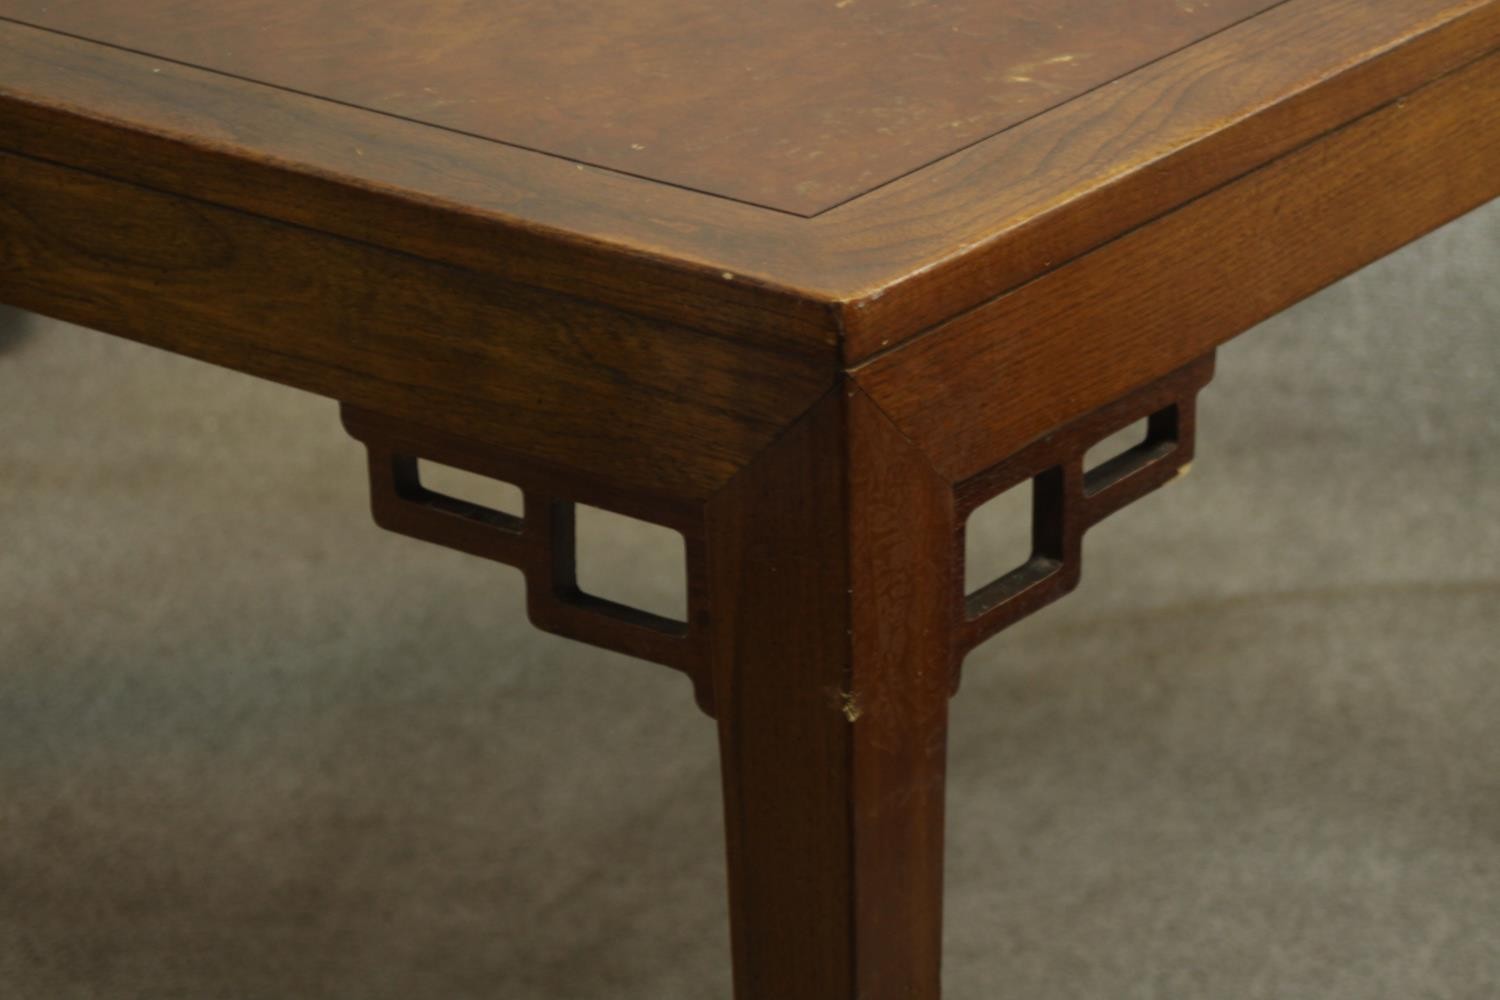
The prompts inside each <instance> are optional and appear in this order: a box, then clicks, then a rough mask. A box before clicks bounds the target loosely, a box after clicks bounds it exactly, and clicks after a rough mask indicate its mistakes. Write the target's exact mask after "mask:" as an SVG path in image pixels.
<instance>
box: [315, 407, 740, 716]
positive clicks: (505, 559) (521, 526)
mask: <svg viewBox="0 0 1500 1000" xmlns="http://www.w3.org/2000/svg"><path fill="white" fill-rule="evenodd" d="M343 419H344V427H345V428H346V429H347V430H348V431H349V433H350V434H351V435H352V436H353V437H355V438H356V439H358V440H359V441H361V442H363V443H364V445H365V447H366V448H367V449H368V451H369V458H370V505H371V510H372V512H373V514H374V517H375V523H376V524H378V525H380V526H381V527H382V528H386V529H388V530H390V531H394V532H397V533H399V534H402V535H408V536H410V537H412V538H417V539H420V540H422V541H426V542H433V543H436V544H438V545H443V546H447V547H448V548H451V549H457V550H459V551H461V552H467V553H469V554H471V555H476V556H481V557H483V558H485V559H493V560H495V561H496V562H500V563H505V564H506V565H508V566H514V567H516V568H518V569H520V570H521V572H522V574H524V576H525V578H526V611H527V616H528V617H529V618H530V619H531V622H532V624H534V625H536V626H537V627H538V628H540V629H542V630H543V631H546V632H552V633H554V634H556V635H561V636H566V637H568V638H570V639H577V640H579V641H581V642H586V643H590V644H592V645H595V646H600V647H602V648H604V649H611V650H614V651H616V652H620V653H625V654H626V655H629V656H636V657H639V658H641V659H644V660H650V661H652V662H655V663H661V664H664V665H666V666H668V667H672V668H673V669H675V670H680V671H682V672H683V673H685V674H687V675H688V677H689V678H691V679H692V682H693V692H694V696H695V697H696V699H697V701H698V704H699V705H700V706H701V707H702V708H703V710H704V711H705V712H707V713H708V714H710V715H712V714H713V686H712V684H711V683H710V680H709V673H708V665H707V657H706V655H705V646H706V642H705V637H704V633H705V631H706V623H707V598H706V591H707V584H706V582H705V581H706V577H707V570H706V566H705V563H706V557H705V546H704V541H703V520H702V516H701V513H700V512H699V511H698V510H697V509H696V508H693V507H690V506H687V505H675V504H669V503H662V502H659V501H654V500H653V501H650V502H639V501H632V500H631V499H630V498H628V497H623V496H621V495H619V494H616V493H615V492H613V491H608V490H602V489H598V490H595V489H591V488H590V487H589V486H588V485H587V484H582V483H580V482H578V481H577V480H575V479H574V478H573V477H570V476H561V475H559V474H557V473H556V472H553V471H551V470H547V469H544V468H542V467H539V466H535V465H531V464H529V463H526V462H520V461H515V460H512V459H503V460H502V459H499V458H497V457H496V456H495V455H494V454H493V453H492V452H490V451H489V450H487V449H484V448H482V447H480V446H478V445H475V444H473V443H471V442H468V441H464V440H462V439H460V438H456V437H452V436H450V435H446V434H442V433H439V432H434V431H431V430H428V429H424V428H417V427H413V426H412V425H410V424H405V423H402V422H399V421H395V420H390V419H388V418H386V417H384V416H381V415H379V414H376V413H371V412H369V411H366V410H360V409H356V408H354V407H350V406H345V407H344V408H343ZM418 459H428V460H431V461H435V462H441V463H442V464H444V465H449V466H452V467H454V468H457V469H464V470H466V471H468V472H473V473H476V474H478V475H482V476H489V477H492V478H494V479H501V480H505V481H506V482H510V483H513V484H515V485H516V486H518V487H520V489H521V493H522V496H523V497H524V504H525V508H524V511H523V516H522V517H516V516H514V515H511V514H506V513H503V512H500V511H496V510H490V509H489V508H486V507H481V506H478V505H476V504H473V503H469V502H467V501H463V500H459V499H455V498H453V497H449V496H445V495H443V494H441V493H435V492H433V491H431V490H429V489H427V488H426V487H424V486H423V485H422V483H421V479H420V477H419V475H418V469H417V462H418ZM575 502H579V503H588V504H591V505H593V506H596V507H600V508H602V509H605V510H611V511H614V512H616V513H619V514H624V515H627V516H629V517H634V518H638V519H640V520H642V521H649V522H651V523H654V524H660V525H663V526H665V527H668V528H672V529H674V530H676V531H679V532H681V533H682V536H683V539H684V542H685V547H686V553H687V581H688V586H687V594H688V620H687V621H686V622H680V621H675V620H673V619H670V618H663V617H661V616H659V615H654V614H651V613H649V612H646V611H641V610H639V609H637V608H632V607H628V606H626V605H623V604H617V603H615V602H614V601H608V600H605V599H603V598H600V597H596V596H594V595H592V594H589V593H586V592H585V591H583V590H582V589H580V588H579V586H578V575H577V553H576V539H575V532H574V523H575V520H574V506H573V505H574V503H575Z"/></svg>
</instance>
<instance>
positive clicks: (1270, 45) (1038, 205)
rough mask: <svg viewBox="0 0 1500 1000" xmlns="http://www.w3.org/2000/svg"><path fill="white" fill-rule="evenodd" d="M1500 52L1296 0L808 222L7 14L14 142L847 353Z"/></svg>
mask: <svg viewBox="0 0 1500 1000" xmlns="http://www.w3.org/2000/svg"><path fill="white" fill-rule="evenodd" d="M10 2H12V0H0V13H3V12H4V11H5V10H6V9H7V8H6V6H5V5H6V4H7V3H10ZM12 9H13V8H12ZM185 16H202V15H185ZM1496 46H1500V0H1287V2H1284V3H1281V4H1279V5H1277V6H1275V7H1272V8H1271V9H1269V10H1267V11H1266V12H1264V13H1262V14H1260V15H1258V16H1256V17H1253V18H1250V19H1249V20H1245V21H1242V22H1239V23H1237V24H1235V25H1233V26H1231V27H1229V28H1227V29H1225V30H1223V31H1220V32H1218V33H1217V34H1214V35H1212V36H1211V37H1208V38H1206V39H1205V40H1203V41H1201V42H1198V43H1196V44H1193V45H1189V46H1187V47H1185V48H1182V49H1180V50H1178V51H1176V52H1174V53H1172V54H1170V55H1167V56H1165V57H1163V58H1161V59H1159V60H1158V61H1156V62H1154V63H1151V64H1149V65H1146V66H1143V67H1142V68H1141V69H1139V70H1137V71H1135V72H1132V73H1129V74H1128V75H1126V76H1124V77H1121V78H1119V79H1117V80H1115V81H1113V82H1111V83H1110V84H1108V85H1107V86H1104V87H1100V88H1096V89H1094V90H1092V91H1090V92H1088V93H1086V94H1083V95H1081V96H1079V97H1077V98H1075V99H1074V100H1072V101H1069V102H1067V103H1064V104H1061V105H1059V106H1057V107H1055V108H1053V109H1051V110H1049V111H1047V112H1045V113H1042V114H1039V115H1036V116H1034V117H1032V118H1030V119H1028V120H1027V121H1025V122H1024V123H1021V124H1019V125H1017V126H1015V127H1012V128H1010V129H1008V130H1005V131H1002V132H1000V133H998V134H996V135H994V136H992V137H991V138H989V139H985V140H984V141H981V142H978V143H976V144H974V145H972V146H969V147H968V148H966V149H963V150H961V151H959V152H956V153H954V154H953V155H950V156H947V157H945V158H943V159H941V160H937V161H935V162H933V163H932V164H931V165H929V166H927V167H925V168H924V169H922V170H919V171H916V172H915V173H912V174H909V175H907V176H905V177H903V178H901V179H899V180H897V181H895V182H893V183H890V184H888V185H886V186H884V187H881V188H879V189H877V190H874V191H872V192H871V193H869V194H866V195H864V196H862V197H859V198H856V199H854V200H853V201H850V202H847V203H845V204H843V205H841V206H839V207H838V208H836V209H833V210H831V211H828V212H825V213H823V214H821V215H819V216H817V217H816V218H813V219H803V218H799V217H796V216H790V215H787V214H785V213H782V212H776V211H768V210H764V209H757V208H754V207H751V206H748V205H745V204H742V203H739V202H734V201H730V200H726V199H724V198H717V197H713V196H709V195H704V194H701V193H697V192H694V191H689V190H685V189H683V188H680V187H674V186H671V185H667V184H662V183H658V182H654V181H649V180H645V179H642V178H640V177H636V176H632V175H628V174H623V173H620V172H617V171H612V170H600V169H595V168H592V167H583V166H582V165H581V164H577V163H573V162H569V161H566V160H562V159H559V158H557V157H555V156H549V155H546V154H541V153H535V152H529V151H527V150H524V149H519V148H515V147H511V146H505V145H501V144H498V143H495V142H491V141H488V140H484V139H479V138H475V137H472V136H466V135H463V134H459V133H455V132H451V131H446V130H443V129H437V128H433V127H430V126H426V125H422V124H419V123H416V122H414V121H408V120H404V119H399V118H393V117H390V116H387V115H380V114H375V113H372V112H368V111H363V110H360V109H357V108H353V107H349V106H346V105H342V104H336V103H333V102H330V101H327V100H322V99H318V98H313V97H309V96H306V95H302V94H298V93H294V92H290V91H285V90H280V89H277V88H272V87H268V86H265V85H261V84H255V83H250V82H246V81H244V80H240V79H237V78H234V77H229V76H225V75H223V74H218V73H212V72H207V71H203V70H197V69H193V68H191V67H187V66H183V65H180V64H177V63H172V62H167V61H164V60H161V59H153V58H150V57H147V56H142V55H137V54H134V53H131V52H127V51H123V50H120V49H115V48H110V47H107V46H104V45H100V44H97V43H91V42H86V41H80V40H77V39H74V38H71V37H67V36H63V35H59V34H56V33H52V32H47V31H41V30H38V29H34V28H27V27H23V26H21V25H19V24H17V23H15V22H14V21H5V20H0V146H4V147H7V148H10V149H13V150H16V151H20V152H26V153H29V154H30V155H33V156H36V157H39V158H43V159H50V160H54V161H57V162H62V163H68V164H72V165H76V166H82V167H86V168H88V169H92V170H95V171H97V172H100V173H104V174H109V175H111V176H116V177H120V178H122V179H127V180H132V181H135V182H138V183H141V184H145V185H148V186H152V187H156V188H159V189H161V190H164V191H168V192H172V193H179V194H185V195H191V196H194V197H198V198H202V199H204V200H208V201H214V202H217V203H220V204H225V205H230V206H233V207H238V208H243V209H246V210H248V211H252V212H256V213H259V214H265V215H268V216H272V217H275V218H278V219H283V220H286V221H291V222H296V223H298V224H301V225H306V226H309V227H312V228H318V229H322V230H325V231H328V232H332V233H336V234H338V235H344V236H349V237H353V238H356V239H360V240H364V241H367V242H372V243H376V244H381V245H386V246H390V247H391V248H393V249H399V250H402V251H405V252H409V253H414V254H418V255H421V256H426V257H430V258H433V259H437V260H442V261H445V262H448V263H454V264H459V265H461V266H464V267H468V268H472V269H475V270H480V271H483V272H486V273H491V274H495V275H497V276H500V277H504V278H506V279H507V280H512V281H518V282H522V283H526V284H533V285H537V286H539V287H544V288H549V289H552V290H557V291H563V292H566V293H568V294H571V295H577V296H581V297H585V298H590V299H594V300H597V301H600V302H605V303H607V304H610V305H612V306H614V307H616V308H619V309H622V310H626V311H631V312H637V313H642V314H645V315H650V316H654V317H659V318H662V319H666V320H669V321H671V322H674V323H681V324H685V325H688V326H693V327H696V328H700V329H704V330H708V331H712V332H715V333H720V334H723V335H726V336H731V337H735V338H738V339H744V340H749V341H753V342H757V343H762V344H766V345H770V346H773V347H775V348H776V349H778V350H787V351H799V352H803V353H810V354H824V353H827V352H835V353H836V354H838V355H839V356H842V357H843V358H845V359H846V360H847V361H848V362H850V363H854V362H857V361H859V360H863V359H864V358H866V357H868V356H870V355H871V354H872V353H874V352H877V351H879V350H883V349H888V348H889V347H891V346H893V345H894V344H897V343H900V342H901V341H903V340H904V339H907V338H909V337H911V336H913V335H915V334H917V333H919V332H921V331H923V330H925V329H928V328H930V327H931V326H933V325H935V324H937V323H939V322H942V321H943V320H946V319H948V318H950V317H951V316H953V315H955V314H956V313H958V312H961V311H964V310H966V309H970V308H973V307H974V306H976V305H978V304H979V303H981V302H983V301H985V300H986V299H989V298H993V297H995V296H997V295H1000V294H1003V293H1004V292H1006V291H1009V290H1010V289H1012V288H1014V287H1016V286H1018V285H1019V284H1021V283H1023V282H1025V281H1028V280H1031V279H1032V278H1035V277H1036V276H1038V275H1040V274H1044V273H1046V272H1047V271H1049V270H1052V269H1054V268H1056V267H1059V266H1061V265H1062V264H1064V263H1066V262H1067V261H1068V260H1071V259H1073V258H1074V257H1076V256H1078V255H1079V254H1081V253H1084V252H1086V251H1088V250H1090V249H1092V248H1093V247H1096V246H1098V245H1100V244H1101V243H1103V242H1105V241H1107V240H1109V239H1111V238H1113V237H1115V236H1118V235H1119V234H1120V233H1122V232H1124V231H1126V230H1128V229H1130V228H1132V227H1134V226H1138V225H1140V224H1142V223H1145V222H1147V221H1149V220H1151V219H1152V218H1155V217H1157V216H1159V215H1161V214H1164V213H1166V212H1169V211H1171V210H1172V209H1174V208H1176V207H1178V206H1180V205H1181V204H1183V203H1184V202H1186V201H1188V200H1191V199H1192V198H1194V197H1197V196H1199V195H1201V194H1203V193H1205V192H1207V191H1209V190H1212V189H1213V188H1214V187H1217V186H1219V185H1222V184H1224V183H1226V182H1228V181H1231V180H1233V179H1234V178H1235V177H1237V176H1239V175H1241V174H1243V173H1245V172H1247V171H1249V170H1252V169H1254V168H1256V167H1258V166H1260V165H1262V164H1264V163H1265V162H1267V161H1269V160H1271V159H1274V158H1275V157H1277V156H1280V155H1284V154H1285V153H1287V152H1289V151H1291V150H1293V149H1295V148H1297V147H1298V146H1300V145H1303V144H1305V143H1307V142H1309V141H1311V140H1313V139H1316V138H1317V137H1318V136H1319V135H1321V134H1323V133H1325V132H1327V131H1329V130H1331V129H1334V128H1337V127H1339V126H1341V125H1343V124H1345V123H1346V122H1348V121H1349V120H1351V119H1352V118H1354V117H1357V116H1359V115H1361V114H1364V113H1367V112H1368V111H1370V110H1372V109H1374V108H1375V107H1378V106H1380V105H1382V104H1384V103H1387V102H1389V101H1392V100H1395V99H1397V98H1399V97H1401V96H1402V95H1403V94H1406V93H1408V92H1410V91H1412V90H1415V89H1416V88H1417V87H1420V86H1421V85H1423V84H1425V83H1427V82H1429V81H1430V80H1432V79H1434V78H1435V77H1437V76H1440V75H1442V74H1443V73H1445V72H1449V71H1451V70H1452V69H1454V68H1456V67H1458V66H1460V65H1462V64H1464V63H1465V62H1468V61H1471V60H1473V59H1475V58H1478V57H1479V56H1482V55H1483V54H1484V53H1485V52H1487V51H1489V50H1490V49H1493V48H1495V47H1496Z"/></svg>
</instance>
